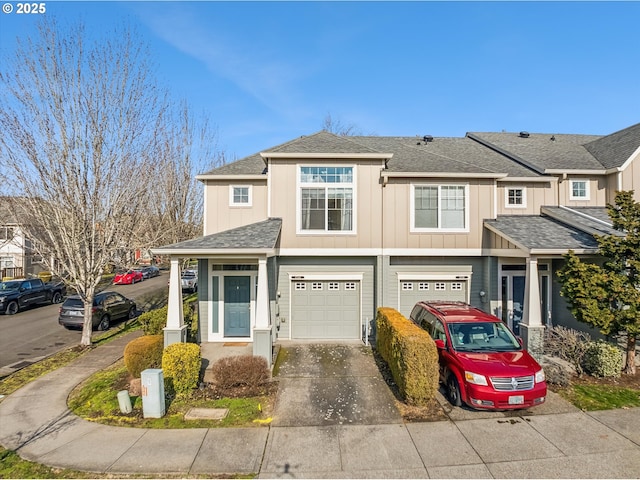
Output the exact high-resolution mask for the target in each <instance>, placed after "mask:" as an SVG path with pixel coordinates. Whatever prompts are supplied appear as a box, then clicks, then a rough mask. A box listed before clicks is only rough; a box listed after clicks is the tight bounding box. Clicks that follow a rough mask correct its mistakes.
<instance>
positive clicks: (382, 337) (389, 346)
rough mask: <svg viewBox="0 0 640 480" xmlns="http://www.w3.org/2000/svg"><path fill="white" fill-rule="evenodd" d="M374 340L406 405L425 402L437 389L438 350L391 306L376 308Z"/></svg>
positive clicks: (426, 336)
mask: <svg viewBox="0 0 640 480" xmlns="http://www.w3.org/2000/svg"><path fill="white" fill-rule="evenodd" d="M376 328H377V333H376V341H377V349H378V352H379V353H380V356H382V358H383V359H384V361H385V362H387V364H388V365H389V369H390V370H391V374H392V375H393V379H394V380H395V382H396V384H397V385H398V388H399V390H400V394H401V395H402V396H403V397H404V399H405V400H406V401H407V403H409V404H410V405H426V404H427V403H428V402H429V400H431V399H433V398H435V395H436V391H437V390H438V381H439V378H438V377H439V367H438V350H437V348H436V345H435V342H434V341H433V339H432V338H431V337H430V336H429V334H428V333H427V332H425V331H424V330H422V329H421V328H420V327H418V326H417V325H415V324H414V323H413V322H411V321H409V320H407V319H406V318H405V317H404V316H402V314H401V313H400V312H398V311H396V310H394V309H392V308H386V307H381V308H378V312H377V316H376Z"/></svg>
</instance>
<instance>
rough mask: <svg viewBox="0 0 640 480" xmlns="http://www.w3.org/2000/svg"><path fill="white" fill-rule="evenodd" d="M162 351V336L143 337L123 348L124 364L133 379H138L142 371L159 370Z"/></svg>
mask: <svg viewBox="0 0 640 480" xmlns="http://www.w3.org/2000/svg"><path fill="white" fill-rule="evenodd" d="M163 349H164V337H163V336H162V335H143V336H142V337H138V338H136V339H135V340H131V341H130V342H129V343H127V346H126V347H124V364H125V366H126V367H127V370H128V371H129V373H130V374H131V375H132V376H133V377H134V378H140V374H141V373H142V371H143V370H146V369H147V368H160V366H161V365H162V350H163Z"/></svg>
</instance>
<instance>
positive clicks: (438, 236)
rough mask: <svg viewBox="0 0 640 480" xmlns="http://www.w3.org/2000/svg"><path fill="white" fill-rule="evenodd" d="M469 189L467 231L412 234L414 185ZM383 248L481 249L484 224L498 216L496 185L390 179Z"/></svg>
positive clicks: (490, 181)
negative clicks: (464, 187)
mask: <svg viewBox="0 0 640 480" xmlns="http://www.w3.org/2000/svg"><path fill="white" fill-rule="evenodd" d="M430 184H431V185H469V188H468V192H469V198H468V201H467V206H468V209H469V211H468V212H467V218H468V221H469V228H468V231H464V232H438V231H432V232H424V233H422V232H411V225H410V223H411V188H412V185H430ZM383 190H384V212H383V215H382V218H383V221H384V229H383V235H384V248H396V249H397V248H410V249H416V248H424V249H447V248H452V249H455V248H464V249H480V248H481V247H482V231H483V224H482V221H483V220H484V219H485V218H493V217H494V216H495V208H494V206H495V184H494V182H493V180H482V179H480V180H479V179H472V180H465V179H453V178H449V179H446V178H445V179H420V180H410V179H405V178H391V179H389V183H388V184H387V185H386V186H385V187H384V189H383Z"/></svg>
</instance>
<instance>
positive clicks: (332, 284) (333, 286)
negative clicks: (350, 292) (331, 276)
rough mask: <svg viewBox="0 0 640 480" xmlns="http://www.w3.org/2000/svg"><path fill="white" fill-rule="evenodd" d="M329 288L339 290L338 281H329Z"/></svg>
mask: <svg viewBox="0 0 640 480" xmlns="http://www.w3.org/2000/svg"><path fill="white" fill-rule="evenodd" d="M329 290H340V284H339V283H338V282H329Z"/></svg>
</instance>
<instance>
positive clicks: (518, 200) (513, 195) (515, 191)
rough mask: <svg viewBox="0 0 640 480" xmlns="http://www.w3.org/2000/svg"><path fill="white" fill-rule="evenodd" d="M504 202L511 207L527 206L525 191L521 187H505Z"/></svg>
mask: <svg viewBox="0 0 640 480" xmlns="http://www.w3.org/2000/svg"><path fill="white" fill-rule="evenodd" d="M505 195H506V204H507V207H511V208H525V207H526V206H527V192H526V190H525V189H524V188H523V187H513V188H507V189H505Z"/></svg>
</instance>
